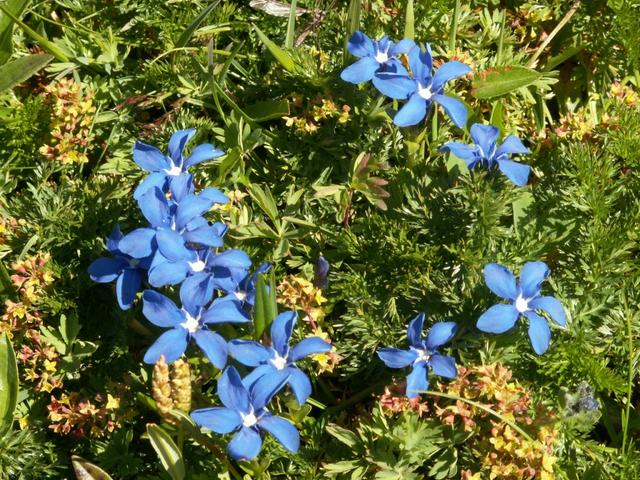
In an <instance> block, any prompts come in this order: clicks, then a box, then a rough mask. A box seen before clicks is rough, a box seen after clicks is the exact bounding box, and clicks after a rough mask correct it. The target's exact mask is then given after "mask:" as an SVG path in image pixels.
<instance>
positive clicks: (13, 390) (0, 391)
mask: <svg viewBox="0 0 640 480" xmlns="http://www.w3.org/2000/svg"><path fill="white" fill-rule="evenodd" d="M17 403H18V365H17V363H16V354H15V352H14V351H13V346H12V345H11V340H9V336H8V335H7V333H3V334H2V336H1V337H0V432H2V431H6V430H8V429H9V428H11V424H12V423H13V412H14V410H15V409H16V404H17Z"/></svg>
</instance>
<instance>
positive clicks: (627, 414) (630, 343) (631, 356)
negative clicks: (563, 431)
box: [622, 297, 635, 455]
mask: <svg viewBox="0 0 640 480" xmlns="http://www.w3.org/2000/svg"><path fill="white" fill-rule="evenodd" d="M624 314H625V316H626V317H627V341H628V348H629V375H628V378H627V405H626V406H625V414H624V422H623V423H622V454H623V455H624V454H625V452H626V451H627V436H628V433H629V420H630V416H631V395H632V393H633V377H634V372H633V370H634V367H633V365H634V361H633V359H634V356H635V355H634V351H633V330H632V325H631V315H630V313H629V308H628V306H627V299H626V297H625V298H624ZM629 446H631V445H630V444H629Z"/></svg>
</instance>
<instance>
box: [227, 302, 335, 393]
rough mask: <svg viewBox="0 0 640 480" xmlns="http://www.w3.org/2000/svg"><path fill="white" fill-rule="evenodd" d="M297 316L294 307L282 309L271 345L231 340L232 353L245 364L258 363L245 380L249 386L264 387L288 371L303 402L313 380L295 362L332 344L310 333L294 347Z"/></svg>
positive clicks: (230, 350) (272, 325)
mask: <svg viewBox="0 0 640 480" xmlns="http://www.w3.org/2000/svg"><path fill="white" fill-rule="evenodd" d="M296 320H297V315H296V312H293V311H289V312H284V313H281V314H280V315H278V316H277V317H276V318H275V320H274V321H273V323H272V324H271V347H265V346H264V345H261V344H259V343H257V342H252V341H247V340H231V342H229V353H230V354H231V356H232V357H233V358H235V359H236V360H238V361H239V362H240V363H242V364H243V365H247V366H249V367H256V368H255V369H254V370H253V371H252V372H251V373H250V374H249V375H247V376H246V377H245V378H244V379H243V380H242V383H243V384H244V385H245V386H246V387H248V388H249V387H251V386H252V385H255V387H256V388H258V389H260V388H262V384H263V383H267V384H268V383H269V382H270V381H271V380H270V377H271V376H273V375H276V374H279V373H280V372H287V374H288V375H289V378H288V380H287V383H288V384H289V385H290V386H291V389H292V390H293V393H294V395H295V396H296V400H297V401H298V403H299V404H300V405H302V404H303V403H304V402H306V401H307V398H309V395H311V382H310V381H309V378H308V377H307V376H306V375H305V374H304V373H303V372H302V370H300V369H299V368H298V367H297V366H296V363H295V362H297V361H298V360H301V359H302V358H304V357H306V356H308V355H313V354H315V353H323V352H328V351H329V350H331V344H330V343H328V342H325V341H324V340H323V339H321V338H320V337H307V338H305V339H303V340H301V341H300V343H298V344H297V345H296V346H294V347H293V348H290V347H289V340H290V339H291V333H292V332H293V327H294V325H295V323H296Z"/></svg>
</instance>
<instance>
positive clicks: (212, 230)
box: [182, 225, 224, 248]
mask: <svg viewBox="0 0 640 480" xmlns="http://www.w3.org/2000/svg"><path fill="white" fill-rule="evenodd" d="M182 238H184V239H185V240H186V241H187V242H191V243H197V244H200V245H206V246H207V247H213V248H218V247H222V246H223V245H224V241H223V240H222V238H220V237H219V236H218V228H216V227H215V226H213V225H206V226H203V227H199V228H196V229H195V230H191V231H187V232H184V233H183V234H182Z"/></svg>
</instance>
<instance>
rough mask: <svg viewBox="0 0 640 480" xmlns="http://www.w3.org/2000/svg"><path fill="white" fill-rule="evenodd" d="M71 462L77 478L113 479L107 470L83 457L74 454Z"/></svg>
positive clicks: (83, 479) (90, 479) (82, 479)
mask: <svg viewBox="0 0 640 480" xmlns="http://www.w3.org/2000/svg"><path fill="white" fill-rule="evenodd" d="M71 464H72V465H73V471H74V472H75V474H76V479H77V480H111V476H110V475H109V474H108V473H107V472H105V471H104V470H102V469H101V468H100V467H98V466H96V465H94V464H93V463H91V462H89V461H87V460H85V459H84V458H82V457H79V456H77V455H73V456H72V457H71Z"/></svg>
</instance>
